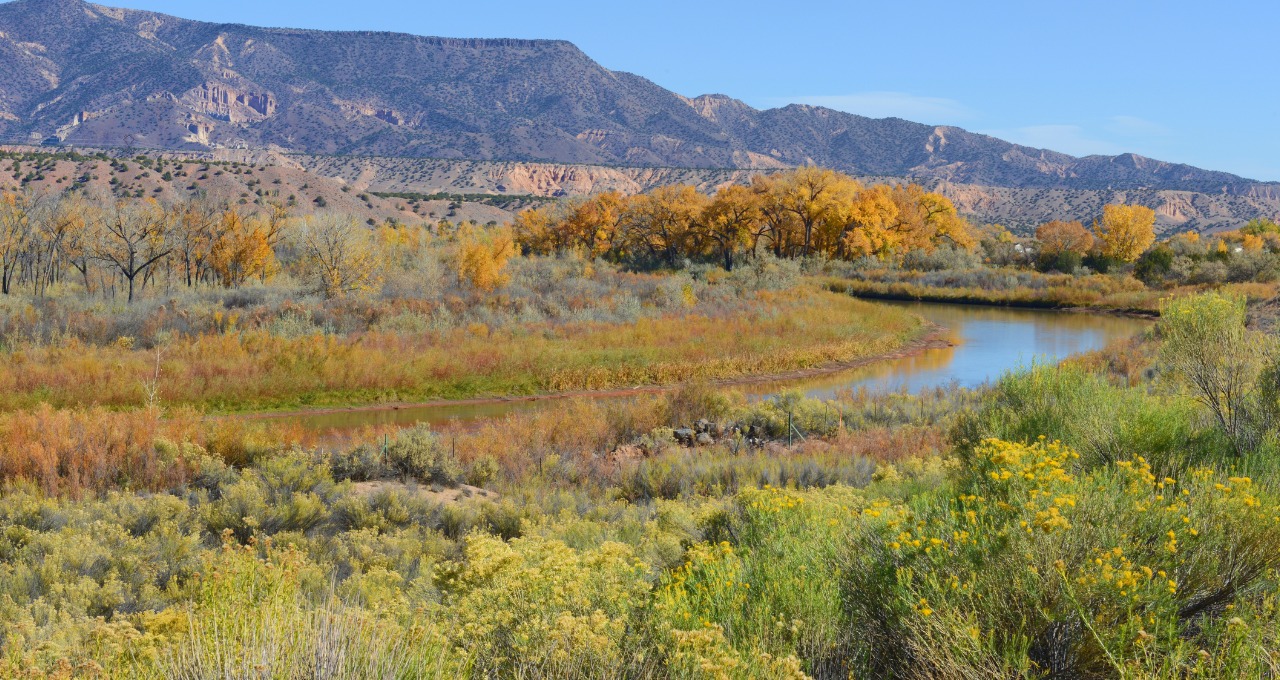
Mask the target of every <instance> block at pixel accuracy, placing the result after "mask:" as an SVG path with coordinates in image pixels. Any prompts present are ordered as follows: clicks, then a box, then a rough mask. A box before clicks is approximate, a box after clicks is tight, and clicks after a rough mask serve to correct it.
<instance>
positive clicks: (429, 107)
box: [0, 0, 1280, 229]
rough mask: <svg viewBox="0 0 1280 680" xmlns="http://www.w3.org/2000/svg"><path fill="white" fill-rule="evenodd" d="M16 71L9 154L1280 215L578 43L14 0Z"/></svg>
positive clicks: (10, 40) (1222, 188)
mask: <svg viewBox="0 0 1280 680" xmlns="http://www.w3.org/2000/svg"><path fill="white" fill-rule="evenodd" d="M0 72H2V73H4V74H5V77H3V78H0V141H3V142H7V143H11V144H33V143H34V144H47V145H75V146H81V147H116V148H128V149H131V148H138V149H155V150H171V151H210V150H213V151H217V150H235V149H246V150H270V151H272V152H275V153H278V154H282V155H290V154H301V155H306V156H309V157H312V158H324V157H331V156H348V157H382V158H410V159H413V158H418V159H432V162H433V163H440V162H445V163H446V164H447V163H448V162H450V161H456V162H474V161H487V162H495V163H498V164H500V165H501V164H504V163H505V164H510V163H517V164H532V165H533V166H545V165H548V164H550V165H553V166H554V165H568V166H575V167H586V166H595V167H599V166H606V167H607V166H615V167H622V168H690V169H701V170H705V171H718V170H723V169H773V168H782V167H790V166H796V165H804V164H816V165H823V166H828V167H832V168H836V169H839V170H842V171H845V172H849V173H851V174H855V175H859V176H877V177H901V178H910V179H913V180H916V181H922V182H925V183H927V184H930V185H932V186H935V187H939V188H940V189H941V190H943V191H950V192H951V193H952V194H954V195H956V196H959V195H960V194H962V193H963V192H968V194H969V195H971V196H977V195H980V198H977V199H974V200H972V201H970V203H973V204H974V205H973V206H970V209H969V212H970V213H971V214H975V215H978V216H982V215H983V214H984V213H983V210H987V212H989V213H992V214H997V213H998V214H1002V215H1006V217H1005V219H1006V221H1009V222H1018V221H1019V220H1021V219H1022V218H1023V217H1026V218H1028V220H1029V219H1030V216H1029V215H1024V214H1023V213H1024V212H1025V211H1020V209H1019V208H1018V207H1017V206H1008V205H998V206H997V205H996V203H999V202H1001V201H1009V200H1018V198H1019V197H1022V198H1023V199H1027V197H1030V196H1035V195H1041V194H1044V193H1045V192H1057V194H1060V195H1061V196H1063V197H1064V198H1063V200H1062V201H1057V202H1056V203H1055V204H1061V205H1063V206H1067V205H1068V204H1076V203H1078V204H1081V205H1085V204H1087V205H1088V206H1093V205H1094V204H1095V203H1098V202H1099V201H1106V200H1110V198H1111V197H1116V196H1120V197H1122V198H1123V197H1125V196H1128V197H1134V196H1138V197H1143V200H1147V201H1148V202H1152V203H1155V204H1156V205H1154V206H1153V207H1157V209H1158V210H1160V212H1161V220H1162V226H1164V227H1166V228H1173V227H1179V228H1196V229H1208V228H1214V227H1227V226H1234V225H1236V224H1238V223H1240V222H1243V221H1244V220H1247V219H1250V218H1253V217H1257V216H1270V217H1275V216H1277V215H1280V184H1278V183H1263V182H1254V181H1251V180H1247V179H1244V178H1241V177H1237V176H1235V175H1231V174H1228V173H1223V172H1215V171H1210V170H1202V169H1199V168H1195V167H1191V166H1188V165H1181V164H1174V163H1167V162H1162V161H1156V160H1153V159H1149V158H1144V157H1142V156H1138V155H1134V154H1123V155H1119V156H1087V157H1083V158H1077V157H1074V156H1070V155H1067V154H1062V153H1057V152H1054V151H1049V150H1044V149H1034V148H1030V147H1026V146H1021V145H1017V144H1012V143H1009V142H1006V141H1003V140H1000V139H996V138H994V137H990V136H986V135H981V134H976V133H973V132H969V131H966V130H963V129H960V128H956V127H947V126H933V125H924V124H920V123H914V122H910V121H906V120H901V119H897V118H886V119H872V118H866V117H863V116H857V115H853V114H849V113H844V112H840V111H835V110H832V109H827V108H822V107H815V106H804V105H790V106H785V107H781V108H776V109H769V110H757V109H755V108H752V107H750V106H748V105H747V104H745V103H743V102H741V101H738V100H736V99H733V98H731V97H728V96H724V95H703V96H699V97H693V98H689V97H684V96H681V95H679V94H676V93H674V92H671V91H668V90H666V89H663V88H662V87H660V86H658V85H656V84H654V83H653V82H651V81H649V80H647V79H645V78H643V77H641V76H637V75H633V74H629V73H623V72H618V71H611V70H609V69H606V68H604V67H603V66H601V65H599V64H597V63H596V62H594V61H593V60H592V59H590V58H589V57H588V56H587V55H586V54H584V53H583V52H582V51H581V50H579V49H578V48H577V47H575V46H574V45H572V44H571V43H568V42H564V41H554V40H481V39H461V38H435V37H421V36H414V35H407V34H397V33H384V32H345V31H344V32H330V31H313V30H296V29H281V28H258V27H252V26H244V25H236V24H213V23H205V22H199V21H191V20H186V19H180V18H176V17H172V16H167V15H164V14H157V13H153V12H145V11H136V10H126V9H117V8H110V7H104V6H100V5H95V4H90V3H86V2H83V1H82V0H14V1H12V2H8V3H5V4H0ZM384 165H386V164H384ZM601 172H603V171H601ZM497 184H501V183H500V182H499V183H497ZM425 188H429V187H425ZM465 188H467V187H458V186H454V187H451V189H453V190H459V189H465ZM975 192H976V193H975ZM1057 194H1055V195H1057ZM1077 194H1078V195H1077ZM1046 195H1047V194H1046ZM1073 196H1074V199H1072V197H1073ZM1082 197H1092V198H1089V199H1088V200H1085V199H1084V198H1082ZM984 203H986V204H989V205H987V207H986V208H983V207H982V205H983V204H984ZM1042 207H1043V206H1042ZM996 208H998V209H996ZM1162 208H1163V209H1162ZM1088 209H1093V207H1089V208H1088ZM1064 210H1068V212H1069V210H1070V209H1068V208H1064ZM1081 210H1084V208H1081ZM993 211H994V212H993ZM1055 216H1063V217H1086V218H1087V217H1088V216H1087V215H1072V214H1064V215H1055Z"/></svg>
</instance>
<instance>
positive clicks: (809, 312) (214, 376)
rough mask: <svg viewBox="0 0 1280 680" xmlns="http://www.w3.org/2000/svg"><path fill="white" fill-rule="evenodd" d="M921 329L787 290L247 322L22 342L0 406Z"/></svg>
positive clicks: (195, 399) (450, 377)
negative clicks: (293, 331) (712, 304)
mask: <svg viewBox="0 0 1280 680" xmlns="http://www.w3.org/2000/svg"><path fill="white" fill-rule="evenodd" d="M928 331H929V326H928V325H927V324H926V323H925V322H924V321H923V320H922V319H920V318H919V317H917V316H915V315H913V314H911V313H909V312H907V311H904V310H900V309H894V308H892V307H887V306H883V305H877V304H874V303H870V302H865V301H861V300H856V299H853V298H851V297H849V296H847V295H840V294H837V293H832V292H829V291H823V290H819V289H816V288H813V287H809V286H799V287H796V288H793V289H790V290H785V291H762V292H759V293H756V294H755V295H754V296H753V297H751V298H750V299H749V300H746V301H743V302H742V303H741V304H739V305H738V306H737V307H735V308H734V309H733V310H730V311H729V312H728V313H724V314H719V315H715V316H711V315H705V314H701V313H698V312H697V310H696V309H693V310H690V311H688V312H683V313H681V312H677V313H671V314H666V315H663V316H660V317H657V318H641V319H639V320H638V321H636V322H634V323H625V324H611V323H599V322H581V323H569V324H561V325H548V324H524V325H516V326H511V327H506V328H501V329H490V328H488V327H486V326H483V325H479V324H476V325H473V326H470V327H467V328H458V329H452V330H447V331H443V332H430V331H428V332H423V333H416V334H406V333H389V332H376V331H370V332H366V333H361V334H357V335H352V336H344V337H340V336H332V335H324V334H321V333H314V334H310V335H305V336H302V337H282V336H279V335H273V334H270V333H266V332H261V331H256V330H254V331H244V332H234V331H232V332H226V333H221V334H216V335H201V336H196V337H192V338H179V339H175V340H173V341H172V342H170V343H169V344H167V345H165V346H162V347H159V348H156V349H149V350H136V349H132V348H129V347H127V346H125V345H123V344H117V345H112V346H98V347H88V346H83V345H77V346H75V347H67V346H45V347H29V348H26V349H24V350H23V351H21V352H14V353H11V355H10V356H9V361H7V362H4V363H3V364H0V410H6V411H12V410H18V409H30V408H34V407H36V406H38V405H40V404H42V403H47V404H50V405H52V406H54V407H57V408H67V407H82V406H85V405H100V406H103V407H107V408H111V409H130V408H138V407H143V406H146V405H148V404H149V403H158V404H163V405H165V406H191V407H196V408H200V409H205V410H208V411H215V412H245V411H261V410H287V409H294V408H314V407H344V406H355V405H361V404H376V403H395V402H424V401H433V400H455V399H468V398H477V397H504V396H525V395H536V394H545V393H554V392H566V391H578V390H599V389H609V388H618V387H630V386H637V385H663V384H674V383H680V382H687V381H692V380H719V379H732V378H737V377H742V376H748V375H753V374H770V373H781V372H786V371H793V370H798V369H807V368H813V367H817V366H821V365H823V364H827V363H831V362H843V361H851V360H857V359H863V358H868V357H874V356H876V355H879V354H884V353H888V352H892V351H894V350H896V349H898V348H900V347H902V346H903V345H905V344H907V343H909V342H911V341H913V340H917V339H919V338H921V337H922V336H924V335H925V334H927V333H928Z"/></svg>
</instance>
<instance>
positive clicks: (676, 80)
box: [102, 0, 1280, 180]
mask: <svg viewBox="0 0 1280 680" xmlns="http://www.w3.org/2000/svg"><path fill="white" fill-rule="evenodd" d="M102 3H103V4H113V5H119V6H126V7H135V8H140V9H150V10H155V11H162V12H167V13H170V14H176V15H179V16H183V17H188V18H192V19H203V20H209V21H229V22H239V23H249V24H258V25H269V26H293V27H302V28H320V29H373V30H395V31H405V32H409V33H418V34H424V35H444V36H466V37H519V38H559V39H565V40H570V41H572V42H574V43H576V44H577V45H578V46H579V47H581V48H582V49H583V50H584V51H585V52H586V53H587V54H588V55H590V56H591V57H593V58H595V59H596V60H597V61H599V62H600V63H602V64H604V65H605V66H606V67H608V68H612V69H616V70H623V71H631V72H633V73H637V74H640V75H642V76H645V77H647V78H649V79H651V80H653V81H655V82H657V83H658V84H659V85H662V86H664V87H667V88H669V89H672V90H675V91H676V92H679V93H681V94H685V95H698V94H704V93H710V92H719V93H724V94H728V95H731V96H734V97H737V98H739V99H742V100H744V101H746V102H747V103H749V104H751V105H753V106H757V107H771V106H779V105H783V104H786V103H789V102H807V103H814V104H823V105H826V106H831V107H833V108H838V109H842V110H845V111H850V112H852V113H859V114H863V115H868V116H874V117H885V116H899V117H902V118H907V119H909V120H915V121H919V122H923V123H931V124H948V125H957V126H961V127H965V128H968V129H970V130H974V131H977V132H984V133H988V134H992V135H996V136H999V137H1002V138H1005V139H1008V140H1010V141H1015V142H1020V143H1024V144H1030V145H1033V146H1041V147H1047V148H1051V149H1055V150H1059V151H1064V152H1067V153H1072V154H1075V155H1085V154H1091V153H1104V154H1114V153H1120V152H1124V151H1133V152H1136V153H1140V154H1143V155H1146V156H1152V157H1155V158H1159V159H1162V160H1169V161H1177V162H1184V163H1190V164H1193V165H1198V166H1201V167H1206V168H1211V169H1216V170H1226V171H1230V172H1234V173H1237V174H1241V175H1244V176H1247V177H1252V178H1256V179H1264V180H1280V134H1278V133H1280V87H1277V85H1278V84H1280V83H1278V81H1280V69H1277V66H1278V65H1280V50H1278V49H1277V47H1276V46H1275V43H1276V34H1277V30H1276V27H1277V26H1278V25H1280V3H1274V2H1262V1H1255V2H1241V1H1239V0H1225V1H1222V2H1216V3H1207V2H1194V3H1193V2H1185V1H1182V0H1172V1H1169V2H1159V3H1157V2H1126V1H1125V0H1111V1H1109V2H1099V1H1095V0H1081V1H1078V2H1059V1H1055V0H1048V1H1045V0H1039V1H1030V2H1027V1H1023V2H986V3H973V2H970V3H964V2H956V1H954V0H953V1H951V2H907V1H901V2H884V1H881V2H875V3H866V2H856V1H852V2H813V1H811V2H797V1H796V0H791V1H789V2H776V1H775V2H751V1H739V2H721V1H719V0H714V1H705V0H703V1H699V0H685V1H684V2H668V1H665V0H658V1H648V2H627V3H616V2H583V1H573V2H545V1H544V2H484V1H481V0H473V1H470V2H459V1H458V0H450V1H449V2H434V1H430V0H428V1H425V2H410V1H407V0H360V2H358V3H357V2H346V1H344V2H337V1H331V2H324V1H323V0H307V1H303V0H215V1H212V2H211V1H209V0H199V1H188V0H102Z"/></svg>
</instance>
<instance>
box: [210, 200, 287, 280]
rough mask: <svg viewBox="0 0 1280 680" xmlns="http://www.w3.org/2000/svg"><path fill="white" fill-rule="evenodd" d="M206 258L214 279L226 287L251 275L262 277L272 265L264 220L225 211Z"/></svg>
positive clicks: (271, 254) (247, 278) (271, 255)
mask: <svg viewBox="0 0 1280 680" xmlns="http://www.w3.org/2000/svg"><path fill="white" fill-rule="evenodd" d="M209 261H210V265H211V266H212V268H213V272H214V274H215V275H216V276H217V277H218V282H219V283H221V284H222V285H223V286H226V287H228V288H231V287H233V286H240V285H243V284H244V283H245V282H246V281H248V280H249V279H250V278H254V277H260V278H263V279H265V278H266V277H267V276H268V275H269V274H270V273H271V271H272V269H273V268H274V265H275V251H273V250H272V248H271V245H270V242H269V241H268V225H267V223H266V222H265V221H264V220H261V219H258V218H250V219H246V218H245V217H244V216H243V215H241V214H240V213H239V212H238V211H236V210H227V211H225V212H224V213H223V214H222V225H221V228H220V229H218V231H217V238H216V239H215V240H214V242H213V247H212V248H211V249H210V252H209Z"/></svg>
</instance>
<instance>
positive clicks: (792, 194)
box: [764, 167, 862, 255]
mask: <svg viewBox="0 0 1280 680" xmlns="http://www.w3.org/2000/svg"><path fill="white" fill-rule="evenodd" d="M765 186H766V187H767V192H766V193H765V194H764V196H765V198H766V200H768V201H769V202H770V203H772V204H773V205H774V210H775V211H776V212H777V213H778V214H779V215H789V216H790V217H791V218H793V221H789V223H790V224H791V225H793V226H795V227H796V228H798V229H799V231H800V233H799V240H800V253H799V254H801V255H812V254H813V253H814V252H815V250H829V249H830V248H831V246H833V245H834V242H835V240H836V238H837V235H838V233H839V232H840V230H841V227H842V226H843V217H844V214H845V211H846V210H847V206H848V205H849V204H850V203H852V202H853V199H854V196H855V195H856V194H857V192H858V191H859V190H860V189H861V188H862V185H860V184H858V182H857V180H855V179H853V178H852V177H850V176H848V175H845V174H843V173H839V172H836V171H835V170H828V169H826V168H817V167H803V168H797V169H796V170H792V171H790V172H783V173H778V174H776V175H773V176H771V177H770V178H769V179H768V180H766V183H765Z"/></svg>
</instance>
